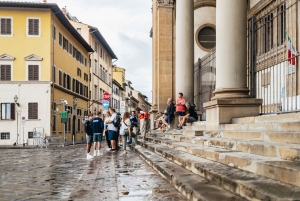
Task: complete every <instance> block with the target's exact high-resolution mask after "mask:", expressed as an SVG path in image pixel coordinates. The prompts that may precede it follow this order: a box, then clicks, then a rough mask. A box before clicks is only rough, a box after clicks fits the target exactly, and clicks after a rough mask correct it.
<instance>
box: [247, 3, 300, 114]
mask: <svg viewBox="0 0 300 201" xmlns="http://www.w3.org/2000/svg"><path fill="white" fill-rule="evenodd" d="M299 9H300V3H299V0H274V1H270V3H269V4H268V5H266V7H265V8H263V9H262V10H260V11H259V12H258V13H256V14H255V15H253V16H252V17H251V19H250V20H249V21H248V65H247V69H248V87H249V89H250V94H251V96H252V97H254V98H260V99H263V106H262V110H261V113H263V114H266V113H279V112H293V111H300V95H299V94H300V87H299V84H300V83H299V78H300V74H299V70H298V69H299V62H298V58H299V53H298V52H297V51H296V50H299V46H300V43H299V31H298V29H299V25H300V23H299V19H298V18H299V13H298V12H299ZM293 48H294V49H293ZM289 51H290V53H288V52H289Z"/></svg>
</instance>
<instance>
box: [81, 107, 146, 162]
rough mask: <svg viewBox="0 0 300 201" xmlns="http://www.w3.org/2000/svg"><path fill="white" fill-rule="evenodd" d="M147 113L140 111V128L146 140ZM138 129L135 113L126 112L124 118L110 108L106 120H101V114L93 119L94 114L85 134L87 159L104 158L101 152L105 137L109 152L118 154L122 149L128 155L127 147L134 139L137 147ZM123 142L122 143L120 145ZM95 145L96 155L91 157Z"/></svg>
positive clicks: (86, 124)
mask: <svg viewBox="0 0 300 201" xmlns="http://www.w3.org/2000/svg"><path fill="white" fill-rule="evenodd" d="M145 113H146V111H140V115H139V117H140V126H141V129H140V130H141V135H142V137H143V139H145V135H146V133H145V132H146V124H145V123H144V122H145V120H146V119H145V117H146V115H145ZM137 127H138V118H137V116H136V113H135V111H133V112H132V113H131V115H130V114H129V112H125V113H124V115H123V117H121V114H120V113H116V111H115V109H114V108H109V110H108V111H107V112H106V114H105V120H104V121H103V120H102V118H101V112H98V113H97V115H96V116H94V117H93V115H92V114H90V115H89V116H88V120H87V121H86V122H85V132H86V141H87V146H86V154H87V157H86V158H87V159H92V158H94V157H96V156H102V155H103V151H102V152H101V151H100V150H101V142H102V138H103V136H105V139H106V143H107V146H108V150H107V151H109V152H116V151H118V150H120V149H121V148H122V149H123V151H124V154H126V153H127V151H126V145H127V143H129V144H131V143H132V139H134V142H135V145H137V130H138V129H137ZM118 142H121V143H118ZM93 143H94V147H93V148H94V154H93V155H91V154H90V152H91V147H92V144H93Z"/></svg>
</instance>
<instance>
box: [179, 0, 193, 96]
mask: <svg viewBox="0 0 300 201" xmlns="http://www.w3.org/2000/svg"><path fill="white" fill-rule="evenodd" d="M194 38H195V37H194V0H177V1H176V80H175V82H176V85H175V86H176V94H174V95H175V97H177V94H178V93H179V92H182V93H183V95H184V97H185V98H186V100H187V101H190V102H194Z"/></svg>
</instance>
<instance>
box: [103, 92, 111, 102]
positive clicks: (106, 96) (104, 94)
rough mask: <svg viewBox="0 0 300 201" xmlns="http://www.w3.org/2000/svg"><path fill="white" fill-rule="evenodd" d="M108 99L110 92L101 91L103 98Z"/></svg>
mask: <svg viewBox="0 0 300 201" xmlns="http://www.w3.org/2000/svg"><path fill="white" fill-rule="evenodd" d="M109 99H110V94H109V93H108V92H104V93H103V100H106V101H108V100H109Z"/></svg>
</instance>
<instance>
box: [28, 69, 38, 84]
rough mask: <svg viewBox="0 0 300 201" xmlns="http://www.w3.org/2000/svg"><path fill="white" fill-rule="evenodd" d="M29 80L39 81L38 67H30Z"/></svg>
mask: <svg viewBox="0 0 300 201" xmlns="http://www.w3.org/2000/svg"><path fill="white" fill-rule="evenodd" d="M28 80H29V81H30V80H39V66H38V65H28Z"/></svg>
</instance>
